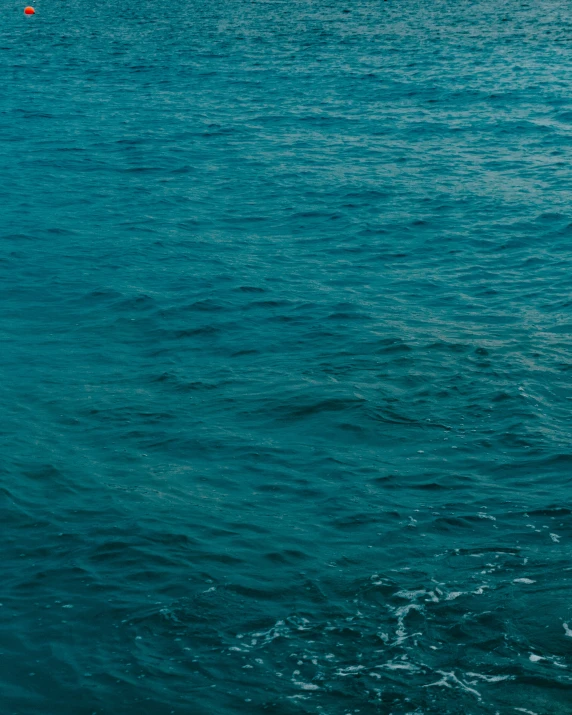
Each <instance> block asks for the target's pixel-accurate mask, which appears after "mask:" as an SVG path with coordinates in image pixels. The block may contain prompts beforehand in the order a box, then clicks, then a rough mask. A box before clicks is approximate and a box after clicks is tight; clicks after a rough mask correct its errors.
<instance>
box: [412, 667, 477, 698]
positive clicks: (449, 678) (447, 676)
mask: <svg viewBox="0 0 572 715" xmlns="http://www.w3.org/2000/svg"><path fill="white" fill-rule="evenodd" d="M437 672H438V673H439V674H440V675H442V676H443V677H442V678H441V680H437V681H436V682H435V683H429V684H428V685H424V686H423V687H424V688H432V687H435V686H436V687H442V688H452V687H453V686H454V685H456V686H458V687H459V688H461V690H464V691H465V692H467V693H471V695H474V696H475V697H476V698H478V699H479V700H480V699H481V694H480V693H479V691H478V690H475V689H474V688H469V686H468V685H467V684H466V683H463V681H462V680H459V678H457V676H456V675H455V673H454V672H452V671H451V672H450V673H449V672H447V671H444V670H438V671H437Z"/></svg>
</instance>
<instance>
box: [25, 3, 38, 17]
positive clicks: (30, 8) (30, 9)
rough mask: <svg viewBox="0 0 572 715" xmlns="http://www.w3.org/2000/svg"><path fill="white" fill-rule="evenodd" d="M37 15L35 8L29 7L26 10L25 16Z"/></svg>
mask: <svg viewBox="0 0 572 715" xmlns="http://www.w3.org/2000/svg"><path fill="white" fill-rule="evenodd" d="M35 14H36V11H35V10H34V8H33V7H30V6H29V5H28V7H25V8H24V15H35Z"/></svg>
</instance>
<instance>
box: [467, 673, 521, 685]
mask: <svg viewBox="0 0 572 715" xmlns="http://www.w3.org/2000/svg"><path fill="white" fill-rule="evenodd" d="M465 675H468V676H470V677H471V678H480V679H481V680H484V681H485V682H486V683H500V682H502V681H503V680H512V679H513V676H512V675H483V673H465Z"/></svg>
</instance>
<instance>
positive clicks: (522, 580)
mask: <svg viewBox="0 0 572 715" xmlns="http://www.w3.org/2000/svg"><path fill="white" fill-rule="evenodd" d="M513 583H536V581H533V580H532V579H531V578H515V579H514V581H513Z"/></svg>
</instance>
